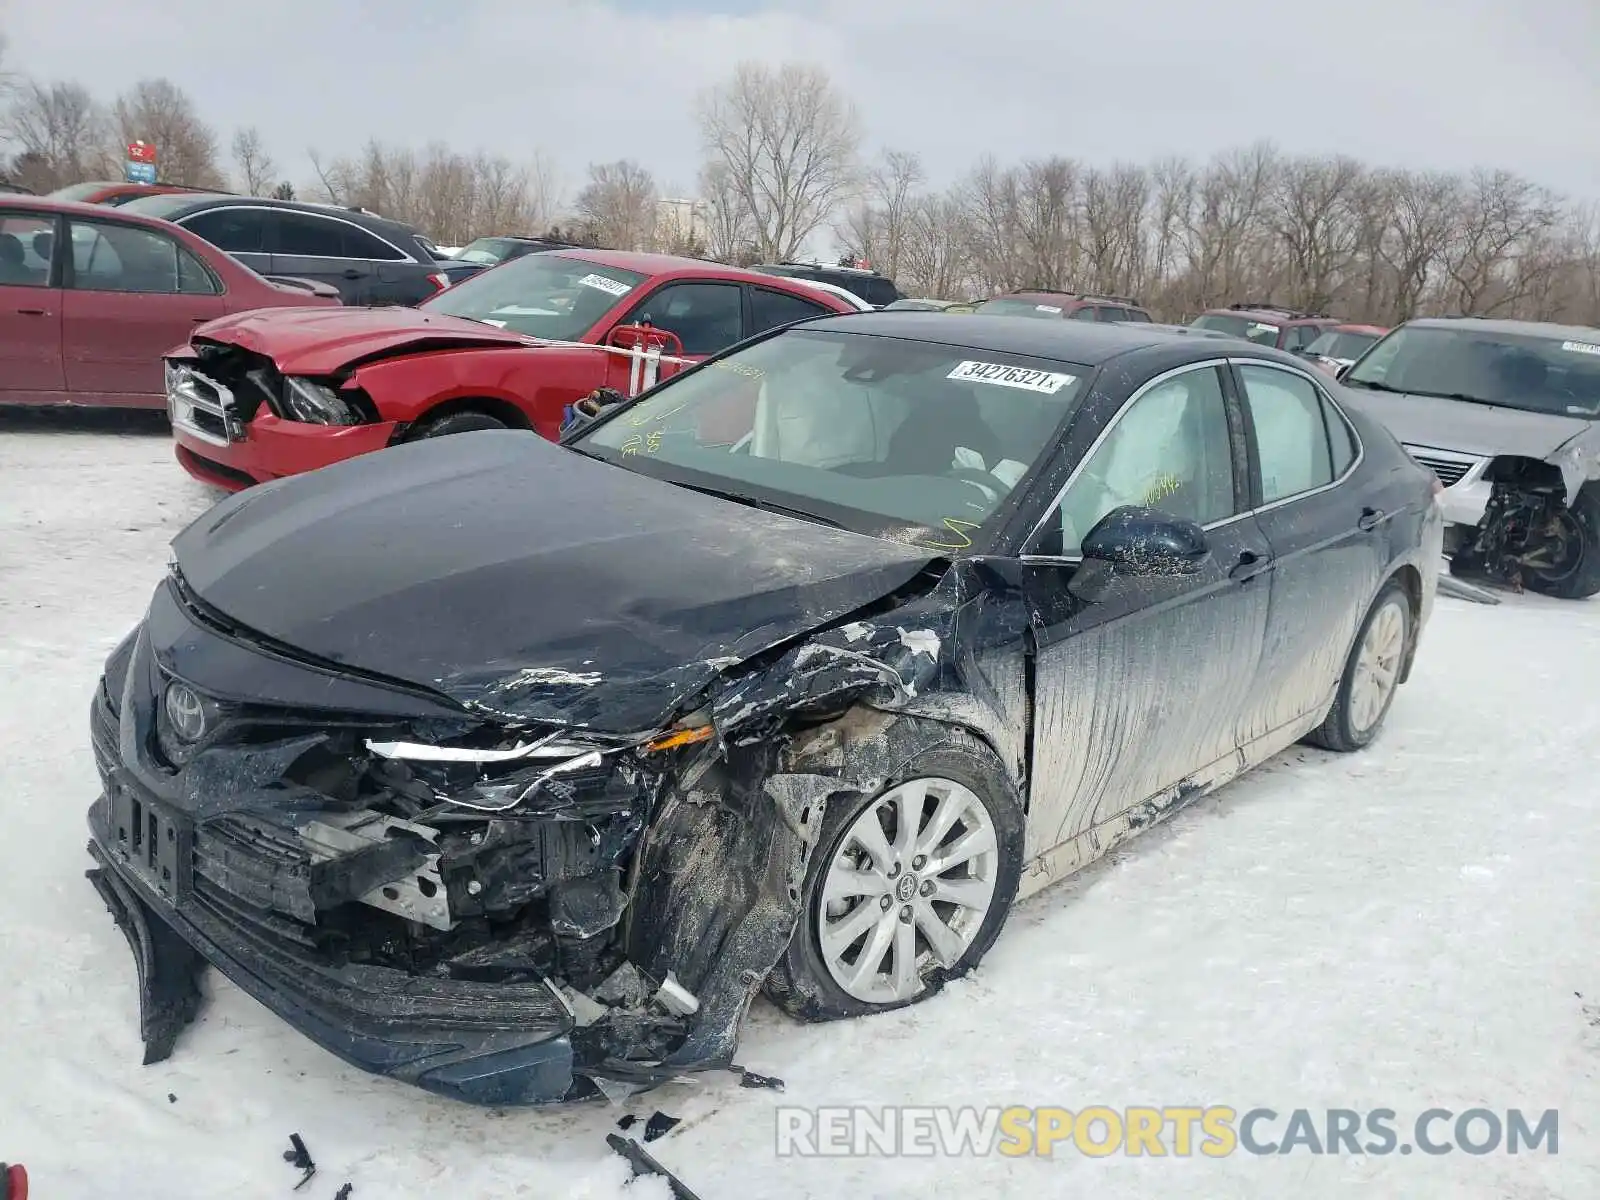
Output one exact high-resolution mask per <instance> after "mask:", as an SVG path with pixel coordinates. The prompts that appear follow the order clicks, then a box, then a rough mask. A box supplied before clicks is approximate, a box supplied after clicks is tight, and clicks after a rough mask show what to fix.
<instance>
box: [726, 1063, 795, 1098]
mask: <svg viewBox="0 0 1600 1200" xmlns="http://www.w3.org/2000/svg"><path fill="white" fill-rule="evenodd" d="M728 1069H729V1070H730V1071H737V1072H738V1074H739V1086H740V1087H746V1088H770V1089H771V1090H772V1091H774V1092H781V1091H783V1080H781V1079H779V1078H778V1077H777V1076H776V1075H757V1074H756V1073H755V1072H754V1071H747V1070H745V1069H744V1068H743V1067H730V1068H728Z"/></svg>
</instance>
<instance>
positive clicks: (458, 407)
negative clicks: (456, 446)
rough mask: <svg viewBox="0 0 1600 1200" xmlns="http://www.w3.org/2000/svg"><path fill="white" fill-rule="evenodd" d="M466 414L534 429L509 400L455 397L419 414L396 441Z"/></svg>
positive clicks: (523, 414) (516, 426) (494, 397)
mask: <svg viewBox="0 0 1600 1200" xmlns="http://www.w3.org/2000/svg"><path fill="white" fill-rule="evenodd" d="M464 412H477V413H483V414H484V415H485V416H489V417H493V418H494V419H495V420H497V421H504V422H505V423H506V424H507V425H509V426H510V427H511V428H512V429H529V430H531V429H532V428H533V422H531V421H530V420H528V414H527V413H525V412H523V411H522V409H520V408H518V407H517V406H516V405H515V404H513V403H512V402H511V401H509V400H505V399H502V398H501V397H498V396H454V397H452V398H450V399H449V400H441V401H439V402H438V403H437V404H434V405H432V406H430V407H428V408H426V409H424V410H423V411H422V412H420V413H418V414H417V417H416V419H415V420H413V421H410V422H408V423H407V424H405V425H403V426H401V427H399V428H397V429H396V431H395V440H396V441H403V440H404V439H405V438H406V437H408V436H409V435H410V434H412V433H413V432H415V431H416V430H417V429H418V428H419V427H421V426H423V425H427V424H428V423H430V422H432V421H439V420H443V419H444V418H445V417H453V416H455V415H456V414H457V413H464Z"/></svg>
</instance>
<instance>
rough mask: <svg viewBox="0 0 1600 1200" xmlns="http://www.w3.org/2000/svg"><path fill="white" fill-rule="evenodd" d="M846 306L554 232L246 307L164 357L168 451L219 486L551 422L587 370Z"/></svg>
mask: <svg viewBox="0 0 1600 1200" xmlns="http://www.w3.org/2000/svg"><path fill="white" fill-rule="evenodd" d="M856 309H857V303H856V302H855V301H854V300H851V301H846V300H844V299H841V298H840V297H837V296H834V295H832V294H829V293H828V292H825V291H822V290H819V288H817V287H815V286H813V285H811V284H809V283H807V282H804V281H801V280H791V279H783V278H778V277H775V276H771V275H764V274H760V273H758V272H754V271H743V270H739V269H738V268H733V267H722V266H717V265H715V264H711V263H704V262H699V261H696V260H693V259H684V258H673V257H670V256H667V255H656V254H623V253H619V252H616V251H606V250H555V251H547V252H543V253H538V254H530V255H527V256H524V257H520V258H516V259H514V260H512V261H510V262H507V263H505V264H503V265H501V266H498V267H496V268H494V269H493V270H492V271H487V272H484V273H483V274H480V275H478V276H476V277H474V278H471V279H468V280H466V281H465V282H463V283H460V284H458V285H456V286H455V287H452V288H451V289H449V290H448V291H445V292H441V293H440V294H439V295H437V296H435V297H433V298H432V299H430V300H426V301H424V302H423V303H421V304H419V305H417V306H416V307H414V308H387V309H364V310H360V311H351V310H345V311H342V312H339V313H337V314H335V315H334V316H333V317H332V319H329V317H328V314H326V313H322V312H317V311H303V312H257V313H247V314H243V315H241V316H239V317H236V318H232V319H230V320H227V321H219V322H213V323H212V324H210V325H208V326H206V327H205V328H203V329H201V330H199V331H197V333H196V334H195V337H194V338H193V341H192V343H191V345H190V348H189V349H188V350H187V351H185V352H182V353H175V354H173V355H172V356H170V357H169V358H168V359H167V365H166V371H167V377H168V394H169V397H170V399H171V416H172V426H173V434H174V437H175V439H176V443H177V454H178V459H179V461H180V462H181V463H182V464H183V465H184V467H185V468H186V469H187V470H188V471H189V472H190V473H191V474H193V475H195V476H196V477H197V478H199V479H202V480H204V481H206V482H208V483H211V484H213V485H215V486H218V487H221V488H225V489H229V490H237V489H239V488H243V487H248V486H250V485H252V484H255V483H260V482H263V481H265V480H270V479H277V478H281V477H283V476H285V475H293V474H299V473H301V472H303V471H309V470H313V469H315V468H317V467H321V466H325V465H327V464H328V463H332V462H337V461H339V460H341V459H345V458H349V457H351V456H353V455H357V454H364V453H368V452H370V451H373V450H378V449H381V448H383V447H386V446H392V445H395V444H397V443H400V442H406V441H415V440H417V439H421V438H430V437H437V436H440V435H443V434H454V433H461V432H466V431H470V430H477V429H502V428H516V429H531V430H533V431H535V432H537V433H539V434H541V435H543V436H544V437H546V438H552V439H553V438H555V437H556V435H557V434H558V432H559V430H560V427H561V419H562V414H563V413H564V411H565V409H566V407H567V406H568V405H570V404H572V403H573V402H574V401H576V400H578V399H581V398H582V397H584V396H586V395H588V394H589V393H590V392H592V391H594V390H595V389H597V388H612V389H616V390H618V391H621V392H624V393H625V394H632V393H634V392H637V391H639V390H640V389H641V387H644V386H648V384H649V383H653V382H655V379H656V378H666V377H667V376H669V375H671V374H673V373H675V372H676V371H677V370H679V369H681V368H682V367H683V366H685V365H688V364H691V363H695V362H699V361H700V360H702V359H704V358H706V357H707V356H709V355H712V354H716V353H718V352H719V351H722V350H725V349H727V348H728V347H729V346H732V345H733V344H734V343H736V342H739V341H742V340H744V339H746V338H749V337H753V336H755V335H756V334H759V333H762V332H764V331H766V330H768V329H772V328H775V327H777V326H780V325H785V324H788V323H790V322H792V321H797V320H804V319H807V318H810V317H818V316H824V315H826V314H828V313H844V312H854V311H856ZM643 351H650V352H653V355H654V357H653V358H652V360H651V362H650V363H649V367H650V370H651V371H652V376H651V377H650V378H648V379H646V378H645V377H644V376H643V374H642V365H643V364H641V361H640V358H639V354H638V352H643Z"/></svg>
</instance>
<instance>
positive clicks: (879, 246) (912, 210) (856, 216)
mask: <svg viewBox="0 0 1600 1200" xmlns="http://www.w3.org/2000/svg"><path fill="white" fill-rule="evenodd" d="M926 181H927V174H926V172H924V171H923V169H922V160H921V159H920V158H918V157H917V155H915V154H910V153H907V152H906V151H903V150H885V151H883V153H882V154H881V155H879V157H878V161H877V162H876V163H874V164H873V166H872V168H871V169H870V170H869V171H868V172H867V173H866V177H865V179H864V181H863V183H864V187H863V189H862V191H861V194H860V196H859V198H858V199H857V201H856V203H855V206H854V207H853V208H852V209H851V210H850V212H849V214H848V215H847V216H846V217H845V219H844V221H843V222H842V223H841V224H840V225H839V226H838V227H837V228H836V229H835V233H836V234H838V236H839V239H840V240H841V241H842V242H843V243H844V248H845V250H846V251H847V252H848V253H849V254H850V255H851V256H852V257H855V258H864V259H866V260H867V261H868V262H871V263H873V264H874V265H875V266H876V267H877V268H878V269H879V270H880V271H882V272H883V273H884V274H886V275H889V276H890V277H891V278H892V277H895V276H897V275H899V273H900V269H901V259H902V257H903V256H904V253H905V242H906V238H907V237H908V236H909V234H910V225H911V222H912V221H913V220H914V218H915V216H916V213H917V210H918V207H919V203H920V201H921V198H922V197H921V188H922V185H923V184H924V183H925V182H926Z"/></svg>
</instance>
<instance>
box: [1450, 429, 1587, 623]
mask: <svg viewBox="0 0 1600 1200" xmlns="http://www.w3.org/2000/svg"><path fill="white" fill-rule="evenodd" d="M1484 478H1485V480H1486V481H1487V482H1489V483H1490V484H1491V491H1490V495H1489V501H1488V503H1487V505H1486V506H1485V508H1484V513H1483V517H1482V519H1481V520H1480V521H1479V522H1478V524H1477V526H1476V527H1473V528H1470V529H1467V528H1463V527H1457V528H1458V530H1459V532H1458V533H1457V536H1456V537H1455V545H1454V547H1453V548H1452V547H1449V546H1447V549H1452V551H1453V552H1452V557H1451V570H1452V572H1453V573H1454V574H1456V575H1460V576H1465V577H1467V578H1479V579H1483V580H1486V581H1489V582H1492V583H1496V584H1500V585H1503V586H1506V587H1509V588H1511V589H1513V590H1514V591H1519V592H1520V591H1523V590H1524V589H1527V588H1531V589H1533V590H1536V591H1543V592H1552V593H1554V594H1561V593H1562V592H1563V591H1565V590H1568V589H1569V588H1571V586H1572V584H1573V583H1574V582H1576V580H1575V579H1574V577H1575V576H1577V575H1578V574H1579V573H1580V572H1582V571H1584V568H1585V560H1586V557H1589V556H1590V555H1591V547H1590V546H1589V545H1588V542H1589V541H1590V536H1591V535H1590V534H1589V532H1588V531H1587V530H1586V529H1585V526H1584V523H1583V521H1582V519H1581V515H1580V509H1579V507H1578V505H1570V506H1569V503H1568V500H1569V486H1568V483H1567V481H1566V480H1565V479H1564V478H1563V476H1562V473H1561V471H1560V469H1559V468H1558V467H1556V466H1555V465H1554V464H1551V463H1548V462H1539V461H1536V460H1532V459H1526V458H1514V457H1504V458H1498V459H1495V460H1494V461H1493V462H1492V463H1491V464H1490V467H1489V469H1488V470H1487V472H1486V473H1485V476H1484ZM1593 486H1594V485H1593V484H1590V485H1588V487H1589V488H1591V489H1592V487H1593ZM1572 499H1573V500H1575V501H1579V502H1580V503H1581V502H1582V501H1584V500H1585V499H1586V497H1585V496H1584V494H1583V492H1581V491H1580V492H1579V493H1578V494H1577V495H1576V496H1573V497H1572ZM1453 532H1454V531H1453Z"/></svg>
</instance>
